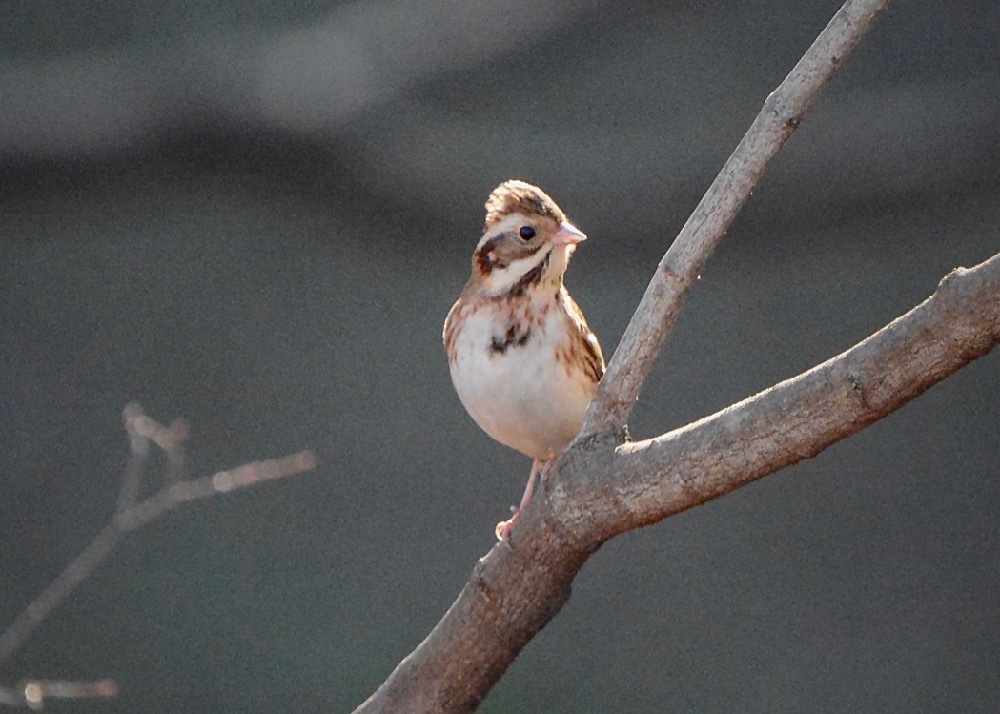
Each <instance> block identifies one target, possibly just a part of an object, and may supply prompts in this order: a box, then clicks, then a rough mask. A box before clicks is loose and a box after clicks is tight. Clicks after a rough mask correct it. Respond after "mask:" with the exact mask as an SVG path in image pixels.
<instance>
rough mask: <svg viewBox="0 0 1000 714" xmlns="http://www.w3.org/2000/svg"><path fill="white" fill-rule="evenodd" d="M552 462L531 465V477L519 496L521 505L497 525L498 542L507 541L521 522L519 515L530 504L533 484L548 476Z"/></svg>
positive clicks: (538, 462)
mask: <svg viewBox="0 0 1000 714" xmlns="http://www.w3.org/2000/svg"><path fill="white" fill-rule="evenodd" d="M554 461H555V459H549V460H546V461H542V460H540V459H535V460H534V462H533V463H532V464H531V475H530V476H528V484H527V485H526V486H525V487H524V494H523V495H522V496H521V505H519V506H518V507H517V508H516V509H515V510H514V515H512V516H511V517H510V520H507V521H500V522H499V523H497V528H496V534H497V538H498V539H499V540H508V539H509V538H510V533H511V531H512V530H514V526H516V525H517V522H518V521H519V520H521V514H522V513H524V509H525V508H527V507H528V504H529V503H531V497H532V496H533V495H534V494H535V482H536V481H537V480H538V476H539V475H540V476H541V477H542V478H543V479H544V478H545V477H546V476H548V475H549V471H550V470H551V469H552V463H553V462H554Z"/></svg>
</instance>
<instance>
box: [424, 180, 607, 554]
mask: <svg viewBox="0 0 1000 714" xmlns="http://www.w3.org/2000/svg"><path fill="white" fill-rule="evenodd" d="M485 208H486V220H485V223H484V225H483V234H482V237H481V238H480V239H479V242H478V243H477V244H476V249H475V251H474V252H473V254H472V275H471V276H470V277H469V280H468V282H467V283H466V284H465V288H464V289H463V290H462V293H461V295H459V297H458V300H457V301H456V302H455V304H454V305H453V306H452V308H451V310H450V311H449V312H448V316H447V318H446V319H445V322H444V330H443V335H442V338H443V340H444V346H445V351H446V352H447V355H448V366H449V370H450V372H451V379H452V384H453V385H454V387H455V391H456V392H457V393H458V398H459V400H460V401H461V402H462V405H463V406H464V407H465V409H466V411H467V412H468V413H469V415H470V416H471V417H472V418H473V420H474V421H475V422H476V423H477V424H478V425H479V426H480V427H481V428H482V430H483V431H485V432H486V433H487V434H488V435H489V436H491V437H492V438H493V439H495V440H497V441H499V442H500V443H501V444H503V445H505V446H508V447H510V448H512V449H515V450H516V451H519V452H521V453H522V454H525V455H526V456H530V457H531V458H532V459H533V461H532V465H531V473H530V475H529V476H528V483H527V485H526V486H525V488H524V493H523V495H522V496H521V501H520V504H519V505H518V506H517V507H512V508H511V511H512V515H511V517H510V518H509V519H507V520H504V521H500V522H499V523H498V524H497V526H496V529H495V533H496V537H497V538H498V539H499V540H500V541H509V539H510V535H511V532H512V531H513V529H514V526H515V525H517V523H518V521H519V520H520V518H521V515H522V514H523V513H524V510H525V508H526V507H527V505H528V503H530V501H531V498H532V494H533V493H534V491H535V485H536V481H537V479H538V478H539V477H541V478H542V479H544V478H546V477H547V476H548V473H549V470H550V469H551V468H552V465H553V464H554V463H555V460H556V459H557V458H558V457H559V455H560V454H561V453H562V452H563V451H564V450H565V449H566V447H567V446H568V445H569V443H570V442H571V441H572V440H573V438H574V437H575V436H576V434H577V432H579V430H580V426H581V424H582V422H583V417H584V414H585V413H586V411H587V407H588V406H589V405H590V402H591V401H592V400H593V398H594V394H595V393H596V391H597V385H598V383H599V382H600V380H601V377H602V376H603V375H604V355H603V354H602V352H601V345H600V343H599V342H598V340H597V337H596V335H594V333H593V332H592V331H591V329H590V327H588V325H587V321H586V319H584V316H583V312H582V311H581V310H580V308H579V306H578V305H577V304H576V301H574V300H573V298H572V297H570V294H569V292H568V291H567V290H566V286H565V285H564V284H563V276H564V275H565V273H566V268H567V266H568V265H569V260H570V257H571V256H572V255H573V252H574V251H575V250H576V247H577V246H578V245H579V244H580V243H581V242H582V241H584V240H585V239H586V237H587V236H586V235H584V233H583V232H582V231H580V230H579V229H578V228H577V227H576V226H575V225H573V224H572V223H571V222H570V221H569V220H568V219H567V218H566V215H565V214H564V213H563V211H562V209H560V208H559V206H558V205H557V204H556V202H555V201H553V200H552V198H551V197H550V196H549V195H548V194H547V193H545V192H544V191H542V189H540V188H538V187H537V186H534V185H532V184H530V183H526V182H524V181H520V180H509V181H505V182H504V183H502V184H500V185H499V186H498V187H497V188H496V189H494V190H493V192H492V193H490V196H489V198H488V199H487V201H486V205H485Z"/></svg>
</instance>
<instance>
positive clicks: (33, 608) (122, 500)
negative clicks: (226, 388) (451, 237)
mask: <svg viewBox="0 0 1000 714" xmlns="http://www.w3.org/2000/svg"><path fill="white" fill-rule="evenodd" d="M124 419H125V431H126V432H127V433H128V437H129V444H130V449H129V459H128V463H127V464H126V466H125V475H124V477H123V479H122V487H121V493H120V495H119V497H118V508H117V510H116V512H115V515H114V517H113V518H112V519H111V523H109V524H108V525H107V526H105V528H104V530H102V531H101V532H100V533H98V534H97V535H96V536H95V537H94V539H93V540H92V541H91V542H90V545H88V546H87V547H86V548H85V549H84V550H83V552H82V553H80V555H78V556H77V557H76V559H75V560H73V561H72V562H71V563H70V564H69V565H67V566H66V568H65V569H64V570H63V571H62V572H61V573H60V574H59V575H57V576H56V578H55V579H54V580H52V582H50V583H49V584H48V586H46V587H45V589H44V590H42V592H41V593H40V594H39V595H38V596H37V597H36V598H35V599H34V600H32V601H31V603H30V604H29V605H28V606H27V607H26V608H25V609H24V611H23V612H22V613H21V614H20V615H19V616H18V617H17V619H15V620H14V622H13V623H11V625H10V626H9V627H8V628H7V629H6V630H5V631H4V632H3V634H0V666H2V665H3V664H4V663H6V662H7V661H8V660H9V659H10V657H11V656H12V655H13V654H14V653H15V652H16V651H17V650H18V649H19V648H20V647H21V645H22V644H23V643H24V641H25V640H26V639H27V637H28V635H29V634H31V632H32V630H34V629H35V627H36V626H37V625H39V624H40V623H41V622H42V621H44V620H45V618H46V617H47V616H48V615H49V613H50V612H52V610H53V608H55V607H56V606H57V605H58V604H59V603H61V602H62V601H63V600H65V599H66V597H67V596H68V595H69V594H70V593H71V592H73V590H74V589H75V588H76V586H77V585H79V584H80V583H82V582H83V581H84V580H86V579H87V578H88V577H89V576H90V574H91V573H93V572H94V569H95V568H97V566H98V565H100V564H101V563H102V562H104V560H105V559H106V558H107V557H108V555H110V554H111V551H112V550H114V548H115V546H116V545H118V543H119V542H120V541H121V540H122V538H124V537H125V535H126V534H128V533H129V532H131V531H134V530H138V529H139V528H141V527H142V526H145V525H148V524H150V523H152V522H153V521H155V520H157V519H158V518H160V517H162V516H164V515H166V514H167V513H169V512H170V511H172V510H174V509H175V508H177V507H178V506H180V505H181V504H183V503H187V502H189V501H195V500H199V499H205V498H210V497H212V496H214V495H216V494H226V493H229V492H230V491H235V490H238V489H242V488H246V487H247V486H252V485H254V484H257V483H261V482H262V481H270V480H273V479H281V478H287V477H289V476H294V475H296V474H300V473H302V472H303V471H309V470H312V469H314V468H315V467H316V459H315V457H314V456H313V454H312V453H311V452H309V451H300V452H299V453H297V454H292V455H291V456H286V457H284V458H281V459H272V460H268V461H254V462H251V463H248V464H244V465H243V466H238V467H236V468H235V469H231V470H229V471H220V472H218V473H216V474H214V475H212V476H207V477H204V478H198V479H191V480H185V476H186V474H185V464H186V459H185V456H184V442H185V441H186V440H187V437H188V428H187V424H186V423H185V422H184V421H183V420H180V419H178V420H175V421H174V422H173V424H171V425H170V426H169V427H167V426H163V425H162V424H160V423H158V422H157V421H155V420H154V419H151V418H150V417H148V416H146V415H145V414H144V413H143V410H142V407H140V406H139V405H138V404H136V403H135V402H132V403H131V404H129V405H128V406H126V407H125V411H124ZM151 445H152V446H156V447H157V448H159V449H160V450H161V451H163V453H164V454H165V455H166V460H167V464H166V470H165V474H164V479H163V484H162V486H161V487H160V489H159V490H158V491H156V493H154V494H153V495H151V496H148V497H146V498H144V499H143V498H141V495H142V488H143V486H144V485H145V482H146V481H147V472H148V466H149V455H150V447H151ZM116 692H117V685H116V684H115V683H114V682H112V681H110V680H104V681H100V682H90V683H87V682H58V681H44V680H31V681H25V682H24V683H22V685H21V686H20V687H18V688H17V689H8V688H0V704H14V705H26V706H31V707H40V706H41V702H42V700H43V699H44V698H45V697H70V698H76V697H95V696H104V697H106V696H114V695H115V693H116Z"/></svg>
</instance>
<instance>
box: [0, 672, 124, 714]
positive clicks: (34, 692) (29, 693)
mask: <svg viewBox="0 0 1000 714" xmlns="http://www.w3.org/2000/svg"><path fill="white" fill-rule="evenodd" d="M116 696H118V685H117V684H116V683H115V682H114V681H113V680H111V679H101V680H98V681H96V682H67V681H62V680H52V679H28V680H25V681H23V682H21V683H20V684H18V685H17V687H0V704H6V705H7V706H11V707H29V708H31V709H34V710H36V711H38V710H40V709H41V708H42V705H43V704H44V703H45V700H46V699H93V698H106V697H116Z"/></svg>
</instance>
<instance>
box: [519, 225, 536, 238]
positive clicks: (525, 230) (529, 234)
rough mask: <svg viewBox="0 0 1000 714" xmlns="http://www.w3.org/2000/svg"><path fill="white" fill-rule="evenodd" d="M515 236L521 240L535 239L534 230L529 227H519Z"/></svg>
mask: <svg viewBox="0 0 1000 714" xmlns="http://www.w3.org/2000/svg"><path fill="white" fill-rule="evenodd" d="M517 234H518V235H519V236H521V240H531V239H532V238H534V237H535V229H534V228H532V227H531V226H521V230H519V231H518V232H517Z"/></svg>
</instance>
